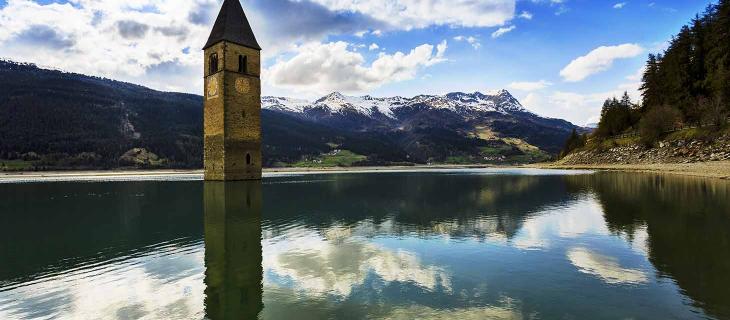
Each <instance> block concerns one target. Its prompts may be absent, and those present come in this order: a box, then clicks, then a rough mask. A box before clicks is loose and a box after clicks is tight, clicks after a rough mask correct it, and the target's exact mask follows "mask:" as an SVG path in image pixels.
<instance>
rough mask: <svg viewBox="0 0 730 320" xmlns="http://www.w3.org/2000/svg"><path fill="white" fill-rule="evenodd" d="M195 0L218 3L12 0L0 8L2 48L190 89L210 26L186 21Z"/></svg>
mask: <svg viewBox="0 0 730 320" xmlns="http://www.w3.org/2000/svg"><path fill="white" fill-rule="evenodd" d="M201 5H213V6H217V5H216V1H215V0H159V1H153V0H135V1H122V0H106V1H100V0H77V1H73V3H66V4H59V3H51V4H47V5H41V4H38V3H36V2H33V1H22V0H11V1H8V2H7V5H6V6H4V7H2V8H0V52H2V56H4V57H5V58H9V59H12V60H15V61H21V62H32V63H37V64H39V65H41V66H48V67H53V68H59V69H63V70H68V71H73V72H79V73H84V74H90V75H97V76H104V77H111V78H116V79H120V80H125V81H133V82H136V83H141V84H144V85H148V86H152V87H155V88H158V89H163V90H183V91H188V92H193V91H197V90H196V88H198V87H202V79H201V77H200V76H199V70H200V67H199V65H200V64H201V63H202V53H201V52H200V48H201V47H202V45H203V43H204V42H205V40H206V39H207V36H208V33H209V32H210V26H207V25H205V26H204V25H198V24H196V23H191V21H190V19H192V18H193V17H191V16H190V13H191V12H194V11H198V10H200V9H199V7H200V6H201ZM195 18H200V17H195ZM200 19H202V18H200ZM186 48H187V50H184V49H186ZM161 72H172V73H174V74H175V75H176V77H170V76H169V74H167V76H163V75H162V74H160V73H161ZM191 79H193V80H192V81H191Z"/></svg>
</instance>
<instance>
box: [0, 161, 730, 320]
mask: <svg viewBox="0 0 730 320" xmlns="http://www.w3.org/2000/svg"><path fill="white" fill-rule="evenodd" d="M62 180H63V179H59V181H33V182H27V181H26V182H23V181H16V183H10V184H0V235H1V237H2V242H0V319H203V318H208V319H250V318H257V317H258V318H261V319H335V318H343V319H380V318H383V319H414V318H420V319H446V318H448V319H452V318H462V319H486V318H488V319H565V318H567V319H571V318H575V319H585V318H590V319H730V289H728V288H730V182H727V181H721V180H708V179H699V178H689V177H677V176H660V175H645V174H635V173H631V174H628V173H600V172H599V173H591V172H565V171H543V170H533V169H529V170H519V169H510V170H497V169H487V170H439V171H424V172H407V171H393V172H378V173H366V172H360V173H331V174H270V175H267V176H266V177H265V179H264V181H263V182H256V183H212V182H202V181H199V180H198V179H195V178H194V177H192V178H191V177H186V178H185V179H176V181H170V180H166V179H164V178H163V177H156V178H154V179H145V180H147V181H135V180H134V179H132V178H129V177H127V178H125V179H123V180H124V181H98V180H93V179H85V180H84V181H62Z"/></svg>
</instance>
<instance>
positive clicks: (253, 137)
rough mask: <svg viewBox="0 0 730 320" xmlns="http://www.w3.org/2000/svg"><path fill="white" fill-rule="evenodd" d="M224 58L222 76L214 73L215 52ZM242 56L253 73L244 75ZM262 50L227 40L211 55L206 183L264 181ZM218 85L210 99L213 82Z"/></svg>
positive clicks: (207, 65)
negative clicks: (260, 76)
mask: <svg viewBox="0 0 730 320" xmlns="http://www.w3.org/2000/svg"><path fill="white" fill-rule="evenodd" d="M213 53H217V54H218V59H219V62H218V67H219V70H220V71H219V72H217V73H214V74H210V61H209V57H210V55H211V54H213ZM239 55H245V56H246V57H247V59H246V61H247V68H246V69H247V70H246V72H245V73H239V72H238V71H239V66H238V63H239ZM260 61H261V58H260V52H259V51H258V50H253V49H250V48H246V47H243V46H240V45H237V44H232V43H227V42H221V43H219V44H216V45H214V46H212V47H210V48H208V49H207V50H206V51H205V72H206V75H207V77H206V79H205V86H206V87H205V88H206V92H205V112H204V114H205V121H204V129H205V152H204V157H205V179H206V180H257V179H261V164H262V156H261V80H260V78H259V75H260V72H261V64H260ZM214 78H215V79H216V80H217V83H218V94H217V96H215V95H210V90H209V89H210V88H209V84H210V82H211V81H214V80H213V79H214Z"/></svg>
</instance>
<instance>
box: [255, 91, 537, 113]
mask: <svg viewBox="0 0 730 320" xmlns="http://www.w3.org/2000/svg"><path fill="white" fill-rule="evenodd" d="M416 105H421V106H426V107H430V108H434V109H448V110H452V111H455V112H459V111H467V112H490V111H491V112H500V113H509V112H526V110H525V109H524V108H523V107H522V104H520V102H519V101H517V99H515V98H514V97H513V96H512V95H511V94H510V93H509V92H508V91H507V90H499V91H496V92H493V93H490V94H482V93H480V92H474V93H463V92H452V93H449V94H446V95H443V96H437V95H419V96H415V97H413V98H403V97H386V98H375V97H372V96H369V95H366V96H359V97H357V96H346V95H343V94H342V93H339V92H333V93H330V94H328V95H326V96H324V97H322V98H320V99H317V100H315V101H314V102H307V101H305V100H299V99H290V98H279V97H263V98H262V107H263V108H264V109H272V110H279V111H287V112H295V113H301V112H304V111H306V110H308V109H314V108H322V109H326V110H328V111H329V112H332V113H342V112H344V111H346V110H347V111H354V112H356V113H360V114H364V115H367V116H373V115H375V114H376V113H380V114H382V115H385V116H388V117H395V115H394V113H393V112H394V110H397V109H398V108H403V107H411V106H416Z"/></svg>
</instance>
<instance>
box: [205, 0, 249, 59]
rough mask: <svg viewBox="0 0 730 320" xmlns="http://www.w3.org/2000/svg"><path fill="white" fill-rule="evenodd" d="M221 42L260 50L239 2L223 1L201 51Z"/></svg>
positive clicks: (237, 0)
mask: <svg viewBox="0 0 730 320" xmlns="http://www.w3.org/2000/svg"><path fill="white" fill-rule="evenodd" d="M221 41H228V42H231V43H235V44H239V45H242V46H244V47H248V48H251V49H256V50H261V47H260V46H259V43H258V42H257V41H256V36H255V35H254V34H253V30H251V25H250V24H249V23H248V19H247V18H246V14H245V13H244V12H243V8H242V7H241V3H240V2H239V0H225V1H223V6H222V7H221V11H220V13H218V18H216V19H215V25H213V30H212V31H211V32H210V37H208V42H206V44H205V47H203V50H205V49H208V48H209V47H211V46H213V45H214V44H216V43H218V42H221Z"/></svg>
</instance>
